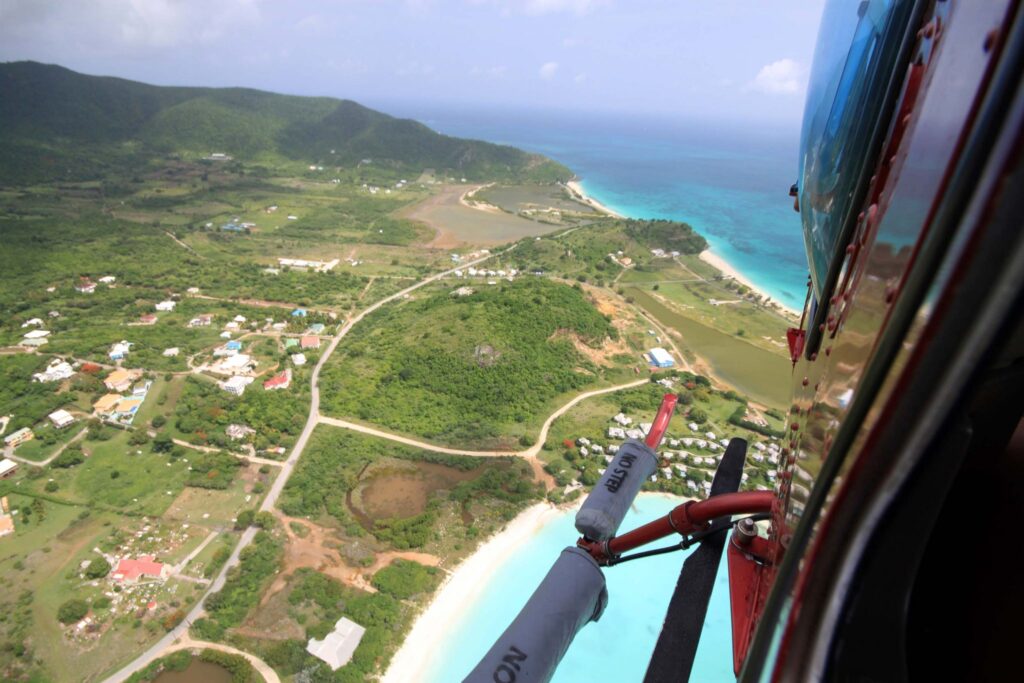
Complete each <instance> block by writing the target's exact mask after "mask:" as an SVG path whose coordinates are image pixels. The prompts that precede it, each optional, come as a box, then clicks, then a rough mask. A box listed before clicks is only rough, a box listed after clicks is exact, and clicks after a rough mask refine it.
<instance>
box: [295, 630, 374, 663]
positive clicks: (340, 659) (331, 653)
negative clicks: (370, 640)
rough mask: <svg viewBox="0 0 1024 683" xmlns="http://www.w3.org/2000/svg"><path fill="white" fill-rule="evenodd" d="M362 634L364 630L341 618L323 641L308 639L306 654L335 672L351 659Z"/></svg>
mask: <svg viewBox="0 0 1024 683" xmlns="http://www.w3.org/2000/svg"><path fill="white" fill-rule="evenodd" d="M364 633H366V629H365V628H363V627H362V626H360V625H359V624H357V623H355V622H354V621H351V620H350V619H347V618H345V617H342V618H341V619H339V620H338V623H336V624H335V625H334V630H333V631H331V632H330V633H328V634H327V635H326V636H325V637H324V639H323V640H317V639H316V638H310V640H309V644H308V645H306V652H308V653H309V654H311V655H313V656H314V657H316V658H317V659H319V660H321V661H324V662H326V663H327V666H329V667H331V669H332V670H333V671H337V670H338V669H340V668H341V667H343V666H345V665H346V664H348V663H349V660H351V659H352V653H353V652H355V651H356V648H357V647H359V641H360V640H362V639H363V634H364Z"/></svg>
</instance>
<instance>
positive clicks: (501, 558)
mask: <svg viewBox="0 0 1024 683" xmlns="http://www.w3.org/2000/svg"><path fill="white" fill-rule="evenodd" d="M564 509H565V508H564V507H559V506H555V505H552V504H551V503H536V504H534V505H531V506H530V507H528V508H526V509H525V510H523V511H522V512H520V513H519V514H518V515H516V517H515V518H514V519H513V520H512V521H510V522H509V523H508V524H506V525H505V528H504V529H501V530H500V531H498V532H497V533H495V534H494V535H492V536H491V537H490V538H489V539H488V540H487V541H486V542H484V543H483V545H481V546H480V547H478V548H477V549H476V550H474V551H473V553H472V554H470V555H469V556H468V557H467V558H466V559H464V560H463V561H462V562H460V563H459V564H458V565H456V566H455V568H454V569H452V570H451V572H450V573H449V574H448V576H447V578H445V580H444V582H442V583H441V585H440V586H438V588H437V591H435V592H434V596H433V597H432V598H431V600H430V603H429V604H428V605H427V607H426V609H424V610H423V611H422V612H420V614H419V616H417V617H416V620H415V621H414V622H413V625H412V628H411V629H410V630H409V633H408V635H406V637H405V640H404V641H403V642H402V646H401V647H400V648H399V649H398V651H397V652H396V653H395V656H394V657H392V658H391V664H390V665H388V668H387V671H385V672H384V676H383V677H382V678H381V682H382V683H405V681H413V680H418V679H419V678H421V677H422V675H423V672H424V671H425V670H426V669H427V667H428V666H429V664H430V657H431V656H432V655H433V654H434V653H436V652H437V649H438V646H439V645H440V644H441V643H443V642H444V640H445V638H447V637H448V633H449V627H450V626H451V625H452V624H454V623H455V622H456V621H457V620H458V619H459V618H460V617H461V616H462V615H463V613H464V612H465V611H466V610H467V609H469V607H470V606H471V605H472V604H473V603H474V602H475V598H476V596H479V594H480V593H481V592H482V591H483V590H484V589H485V588H486V587H487V585H488V584H489V583H490V579H491V576H492V575H493V574H494V572H495V570H496V569H497V568H498V567H500V566H501V565H502V564H503V563H504V562H505V561H506V560H507V559H508V557H509V556H511V555H513V554H515V553H516V552H517V551H518V550H519V548H521V547H522V546H523V545H524V544H526V543H528V542H529V541H530V540H532V539H533V537H534V536H535V535H536V534H537V532H538V531H540V529H541V528H543V527H544V525H545V524H547V523H548V522H550V521H551V519H552V518H554V517H556V516H557V515H559V514H561V513H562V512H563V510H564Z"/></svg>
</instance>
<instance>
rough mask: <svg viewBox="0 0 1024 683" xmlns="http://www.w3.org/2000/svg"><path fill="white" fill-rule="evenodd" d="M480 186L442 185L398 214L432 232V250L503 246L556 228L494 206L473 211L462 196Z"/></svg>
mask: <svg viewBox="0 0 1024 683" xmlns="http://www.w3.org/2000/svg"><path fill="white" fill-rule="evenodd" d="M481 187H484V186H483V185H445V186H444V187H442V188H441V190H440V191H439V192H438V193H437V194H435V195H433V196H431V197H428V198H426V199H424V200H423V201H421V202H418V203H416V204H413V205H412V206H409V207H406V208H404V209H402V210H401V211H400V212H399V214H398V215H399V216H400V217H401V218H406V219H409V220H412V221H419V222H420V223H423V224H425V225H427V226H429V227H430V228H432V229H433V230H435V231H436V236H435V237H434V239H433V240H432V241H430V242H429V243H427V245H426V246H427V247H432V248H435V249H452V248H455V247H459V246H463V245H467V244H474V245H483V246H489V245H495V244H504V243H507V242H514V241H516V240H518V239H521V238H523V237H529V236H532V235H543V234H546V233H549V232H552V231H554V230H557V229H558V226H554V225H547V224H544V223H537V222H534V221H529V220H526V219H525V218H519V217H518V216H513V215H510V214H507V213H504V212H502V211H499V210H497V209H495V208H493V207H489V208H472V207H471V206H470V205H469V204H468V203H466V202H464V201H463V195H465V194H466V193H469V192H473V191H475V190H478V189H480V188H481Z"/></svg>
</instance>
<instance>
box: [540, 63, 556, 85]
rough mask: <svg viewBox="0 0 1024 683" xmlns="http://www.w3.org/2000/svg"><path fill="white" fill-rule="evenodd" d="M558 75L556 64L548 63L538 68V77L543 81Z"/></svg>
mask: <svg viewBox="0 0 1024 683" xmlns="http://www.w3.org/2000/svg"><path fill="white" fill-rule="evenodd" d="M556 73H558V62H548V63H546V64H544V66H542V67H541V68H540V77H541V78H543V79H544V80H545V81H550V80H551V79H552V78H554V77H555V74H556Z"/></svg>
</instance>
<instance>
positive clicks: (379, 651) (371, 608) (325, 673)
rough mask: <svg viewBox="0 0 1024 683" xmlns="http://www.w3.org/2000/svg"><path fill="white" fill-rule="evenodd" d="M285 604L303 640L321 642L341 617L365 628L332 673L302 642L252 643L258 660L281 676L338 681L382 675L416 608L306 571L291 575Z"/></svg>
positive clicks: (387, 595)
mask: <svg viewBox="0 0 1024 683" xmlns="http://www.w3.org/2000/svg"><path fill="white" fill-rule="evenodd" d="M288 604H289V605H290V606H291V609H292V610H294V611H299V612H300V613H301V614H302V615H303V619H304V621H305V623H306V628H305V637H306V638H323V637H324V636H325V635H326V634H327V633H329V632H330V631H331V630H332V629H333V628H334V624H335V623H336V622H337V621H338V619H340V618H341V617H343V616H344V617H348V618H349V619H351V620H352V621H355V622H356V623H357V624H360V625H361V626H363V627H364V628H366V633H364V634H363V638H362V640H361V641H360V643H359V647H357V648H356V651H355V652H354V653H353V656H352V660H351V661H350V662H349V663H348V664H347V665H346V666H344V667H343V668H341V669H339V670H338V671H336V672H331V670H330V669H329V668H328V667H327V666H326V665H325V664H324V663H323V662H321V661H320V660H319V659H316V658H315V657H313V656H312V655H310V654H308V653H307V652H306V651H305V645H306V641H305V640H296V639H289V640H278V641H270V642H267V641H255V642H254V643H253V647H254V648H255V649H256V650H257V651H259V652H260V654H261V656H262V658H263V659H264V660H265V661H266V662H267V663H268V664H270V665H271V666H273V667H274V668H275V669H276V670H277V672H278V673H279V674H281V675H283V676H296V680H312V681H336V682H338V683H355V682H357V681H366V680H370V679H372V678H373V677H375V676H376V675H379V674H380V673H381V672H383V671H384V670H385V669H386V668H387V664H388V662H389V660H390V659H391V655H392V654H393V653H394V651H395V650H396V649H397V647H398V645H399V644H400V643H401V642H402V638H403V637H404V635H405V633H406V631H407V630H408V628H409V626H410V624H411V622H412V618H413V617H414V616H415V609H416V607H415V606H410V605H407V604H404V603H403V602H401V601H400V600H398V599H396V598H395V597H393V596H391V595H389V594H387V593H385V592H379V593H365V592H363V591H360V590H357V589H353V588H348V587H346V586H344V585H342V584H341V583H340V582H338V581H336V580H335V579H332V578H329V577H327V576H325V575H323V574H320V573H318V572H315V571H313V570H310V569H299V570H298V571H296V572H295V575H294V576H293V577H292V580H291V590H290V592H289V594H288Z"/></svg>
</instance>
